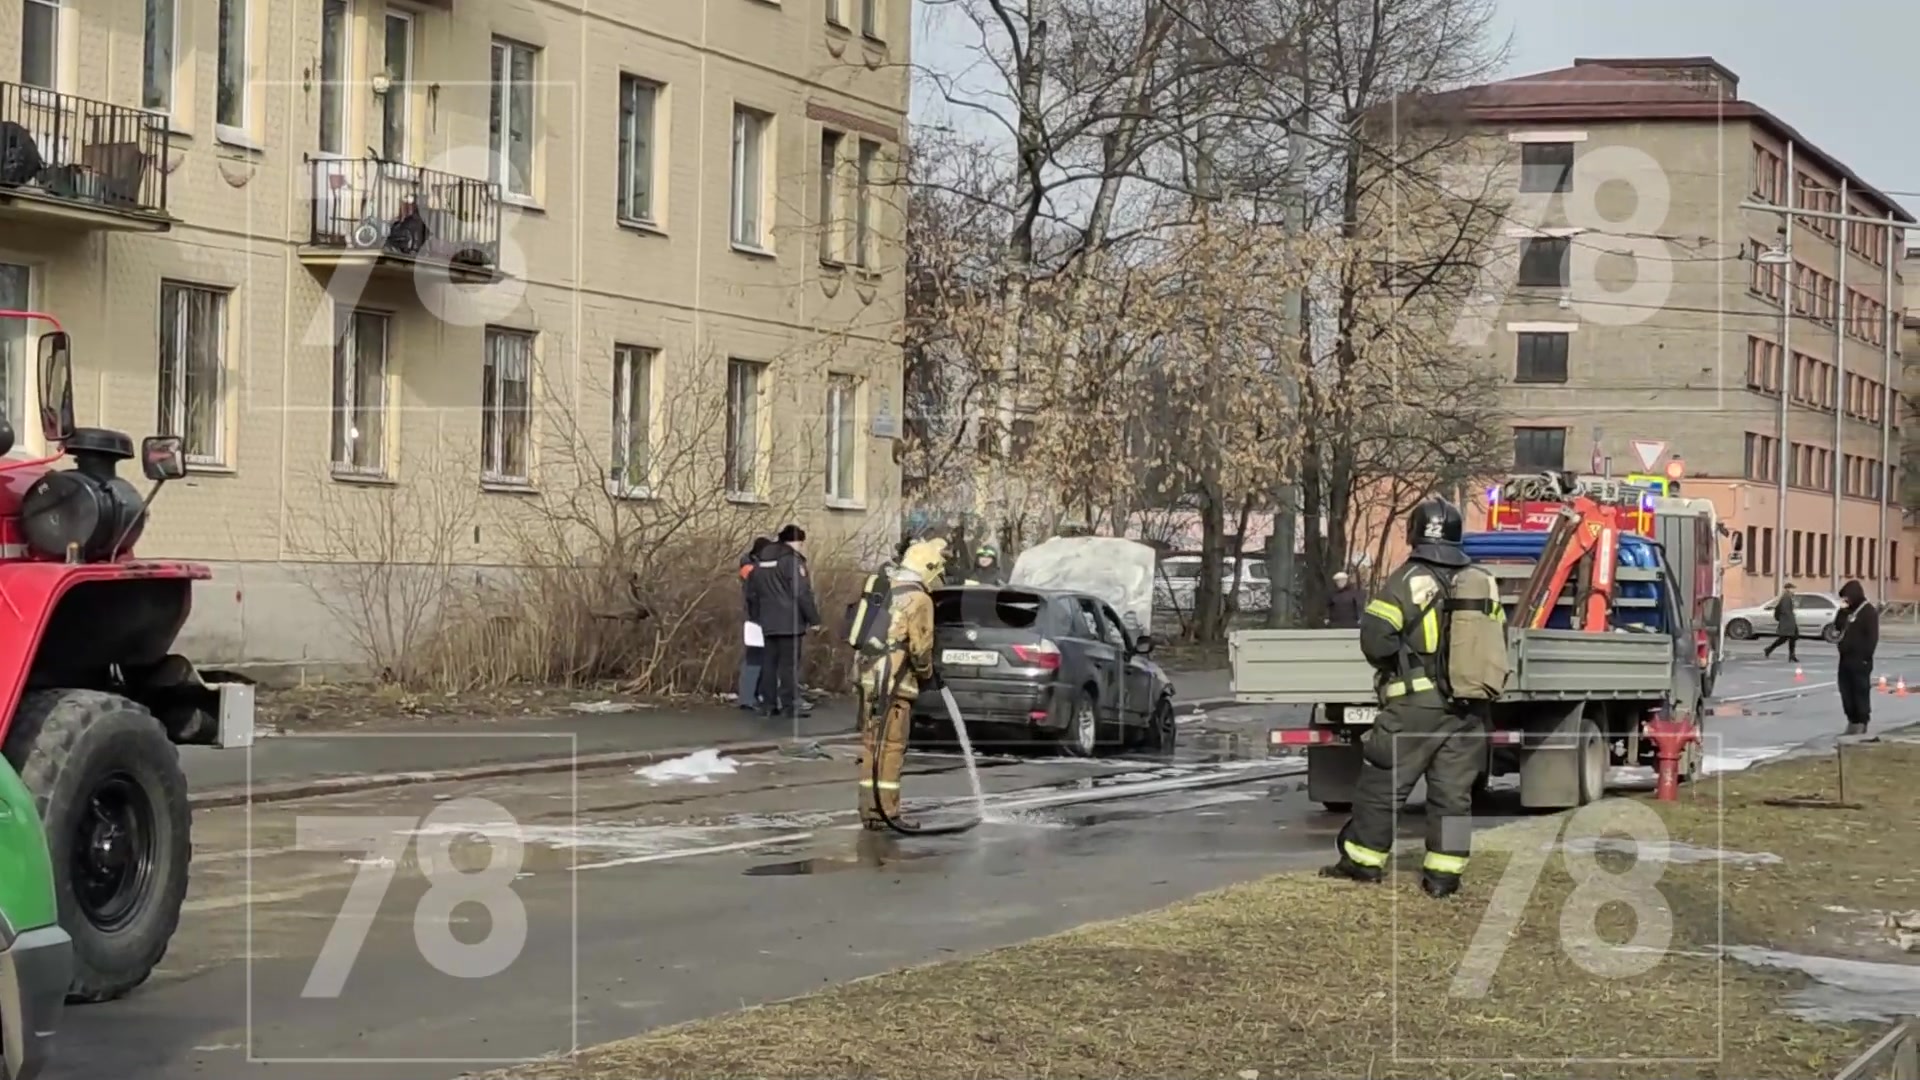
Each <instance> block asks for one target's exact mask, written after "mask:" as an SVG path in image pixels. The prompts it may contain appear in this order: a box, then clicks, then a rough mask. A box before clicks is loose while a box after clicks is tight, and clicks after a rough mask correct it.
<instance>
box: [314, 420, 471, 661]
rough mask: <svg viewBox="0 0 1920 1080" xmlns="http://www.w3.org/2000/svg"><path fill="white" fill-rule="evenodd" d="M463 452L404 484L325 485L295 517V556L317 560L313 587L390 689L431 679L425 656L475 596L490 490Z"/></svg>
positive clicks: (422, 466)
mask: <svg viewBox="0 0 1920 1080" xmlns="http://www.w3.org/2000/svg"><path fill="white" fill-rule="evenodd" d="M476 460H478V457H477V454H474V453H469V454H467V455H466V456H465V457H462V455H461V454H460V453H459V452H458V451H457V450H450V451H448V452H444V453H440V454H436V455H432V456H429V457H428V458H426V459H423V460H422V461H420V462H419V463H418V464H412V463H410V467H409V469H408V474H407V477H406V481H405V482H404V483H396V484H385V483H336V482H333V481H331V480H327V479H324V478H323V479H322V480H321V482H320V483H319V484H318V485H317V487H318V495H317V497H316V498H315V499H314V501H313V502H312V503H311V504H295V505H294V506H293V508H292V509H291V510H290V516H289V522H288V525H289V528H288V533H289V542H290V545H291V547H292V548H293V550H294V552H296V553H297V554H299V555H301V556H304V557H307V558H309V559H312V560H313V561H312V562H311V563H310V564H309V565H308V568H307V572H306V574H305V575H304V583H305V584H306V586H307V588H308V590H309V591H310V592H311V593H312V594H313V597H314V599H315V601H316V602H317V603H318V604H319V605H320V607H321V608H322V609H323V610H325V611H326V612H327V613H328V614H329V615H331V616H332V617H333V619H334V621H335V622H336V623H337V624H338V626H339V627H340V629H341V630H342V631H343V632H344V633H345V634H346V635H347V637H348V638H349V640H350V641H351V642H352V644H353V646H354V648H355V649H356V650H358V652H359V653H360V655H361V656H362V657H363V658H364V660H365V662H366V664H367V667H368V668H369V669H370V671H371V673H372V674H373V675H375V676H376V677H378V678H380V679H382V680H383V681H389V682H397V683H402V684H406V685H414V684H418V683H421V682H422V681H424V680H426V679H427V678H428V675H427V672H426V671H425V670H424V669H423V668H422V666H421V665H422V662H423V656H424V654H423V648H424V647H425V646H426V645H427V643H428V641H429V640H430V639H431V638H432V637H433V636H434V633H435V631H436V628H437V626H438V625H439V623H440V621H441V619H442V618H443V616H444V615H445V613H446V612H447V611H448V610H449V609H450V607H451V606H453V605H454V604H455V603H456V602H457V601H459V600H460V599H461V598H462V597H463V596H465V595H466V592H467V588H468V580H469V578H472V580H473V582H474V584H475V585H478V584H479V579H478V576H477V572H476V571H475V570H473V569H472V566H471V564H472V562H473V555H474V551H473V548H472V547H471V546H470V545H471V540H470V537H471V536H472V534H473V529H474V525H475V523H476V521H477V520H478V518H479V510H480V491H479V489H478V488H477V487H476V486H475V484H474V477H473V472H472V469H471V467H470V466H468V465H467V463H470V462H473V461H476Z"/></svg>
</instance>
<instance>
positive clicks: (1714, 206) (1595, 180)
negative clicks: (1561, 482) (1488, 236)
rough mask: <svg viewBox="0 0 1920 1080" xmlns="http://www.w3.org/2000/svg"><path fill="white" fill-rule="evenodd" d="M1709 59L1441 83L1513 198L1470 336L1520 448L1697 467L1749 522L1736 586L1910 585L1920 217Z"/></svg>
mask: <svg viewBox="0 0 1920 1080" xmlns="http://www.w3.org/2000/svg"><path fill="white" fill-rule="evenodd" d="M1738 88H1739V81H1738V78H1737V76H1735V75H1734V73H1732V72H1731V71H1728V70H1727V69H1726V68H1725V67H1723V66H1721V65H1720V64H1718V63H1717V62H1715V61H1713V60H1712V59H1710V58H1690V59H1674V60H1664V59H1655V60H1644V59H1628V60H1576V61H1575V62H1574V64H1573V66H1572V67H1568V68H1564V69H1560V70H1557V71H1551V72H1546V73H1542V74H1539V75H1531V76H1525V77H1522V78H1517V79H1512V80H1508V81H1505V82H1500V83H1493V84H1489V85H1485V86H1480V87H1475V88H1472V89H1469V90H1465V91H1461V92H1458V93H1457V94H1450V95H1444V96H1443V97H1441V98H1440V99H1436V104H1438V105H1441V106H1443V107H1451V108H1456V109H1458V110H1460V112H1461V113H1462V114H1464V117H1465V118H1466V120H1467V122H1468V123H1469V124H1470V125H1472V130H1474V131H1476V132H1478V133H1479V134H1480V136H1481V137H1482V140H1483V142H1484V143H1488V144H1492V145H1495V146H1499V147H1501V157H1500V160H1501V161H1503V162H1504V164H1503V165H1502V166H1501V167H1502V168H1504V169H1505V170H1506V172H1507V174H1508V175H1507V182H1508V183H1510V185H1511V186H1510V187H1504V186H1503V189H1504V190H1506V191H1509V192H1511V193H1512V194H1511V196H1510V199H1511V203H1510V206H1509V207H1508V209H1507V211H1506V216H1507V221H1506V223H1505V227H1504V229H1503V233H1504V235H1503V236H1502V237H1500V238H1499V243H1498V245H1497V250H1496V253H1495V257H1494V258H1493V260H1492V266H1491V267H1490V268H1489V269H1488V271H1487V273H1488V280H1487V288H1486V289H1485V290H1484V293H1483V295H1482V296H1481V299H1482V300H1484V301H1485V305H1484V308H1483V310H1481V311H1478V312H1470V313H1468V315H1467V316H1464V317H1463V330H1462V331H1458V332H1456V341H1458V342H1460V343H1462V344H1463V346H1464V347H1467V348H1469V349H1479V350H1481V351H1482V353H1483V355H1484V357H1485V359H1486V361H1487V362H1488V363H1490V364H1494V365H1497V366H1498V367H1499V368H1500V369H1501V370H1502V371H1503V372H1504V374H1505V376H1506V378H1507V382H1506V388H1505V390H1504V392H1503V393H1504V402H1503V404H1504V405H1505V408H1506V411H1507V412H1508V413H1509V414H1510V416H1511V418H1512V420H1511V422H1512V425H1513V445H1514V459H1513V464H1514V467H1515V469H1516V470H1522V471H1524V470H1533V469H1549V468H1550V469H1563V468H1564V469H1573V470H1577V471H1588V470H1592V471H1595V472H1607V473H1611V474H1612V475H1616V476H1620V475H1625V474H1627V473H1634V472H1655V473H1659V472H1662V471H1663V470H1665V469H1666V468H1667V467H1668V466H1669V465H1673V464H1674V463H1676V462H1677V463H1678V464H1677V465H1675V466H1674V467H1675V468H1676V470H1678V471H1682V472H1683V473H1684V479H1683V481H1682V489H1683V491H1684V493H1685V494H1689V495H1693V496H1700V497H1710V498H1712V499H1713V500H1714V502H1715V503H1716V505H1717V507H1718V509H1719V512H1720V515H1721V518H1722V521H1723V523H1725V524H1726V525H1727V526H1728V528H1729V529H1730V530H1731V531H1732V532H1734V533H1736V534H1738V536H1739V537H1740V540H1741V542H1742V547H1743V548H1744V552H1743V555H1744V560H1743V561H1744V564H1745V565H1744V567H1743V569H1742V571H1741V572H1739V573H1736V574H1734V575H1733V576H1732V577H1731V578H1730V580H1729V583H1728V594H1729V597H1728V603H1729V604H1730V605H1738V604H1744V603H1759V602H1761V601H1763V600H1765V599H1767V598H1769V597H1771V596H1773V595H1774V593H1775V591H1776V589H1777V586H1778V585H1779V584H1780V583H1782V582H1785V581H1792V582H1795V583H1796V584H1797V585H1798V586H1799V587H1800V588H1802V589H1820V590H1828V589H1833V588H1837V587H1838V585H1839V584H1841V583H1842V582H1844V581H1845V580H1847V579H1848V578H1852V577H1858V578H1860V579H1861V580H1862V581H1863V583H1866V584H1867V585H1868V591H1869V595H1875V594H1876V593H1877V594H1879V595H1881V596H1883V597H1884V598H1887V599H1906V598H1913V597H1920V588H1916V582H1915V579H1916V578H1917V577H1920V572H1909V571H1920V536H1915V535H1909V534H1908V533H1907V532H1906V530H1905V528H1904V524H1903V522H1904V517H1903V515H1902V513H1901V510H1900V504H1899V497H1898V492H1899V490H1900V466H1899V460H1900V453H1899V448H1900V446H1901V443H1902V438H1903V436H1902V434H1901V431H1900V427H1899V425H1900V423H1901V420H1902V417H1901V416H1900V415H1899V412H1900V410H1899V409H1898V408H1897V407H1896V405H1897V402H1898V401H1899V400H1900V398H1899V397H1898V395H1899V393H1900V387H1901V383H1902V377H1901V372H1902V362H1903V361H1902V350H1901V345H1900V341H1899V336H1900V335H1899V327H1900V325H1901V323H1900V319H1901V315H1902V309H1903V307H1904V289H1905V278H1904V276H1903V274H1902V271H1901V265H1900V257H1899V256H1900V252H1901V251H1902V249H1903V248H1904V240H1903V239H1902V236H1901V230H1899V229H1897V228H1895V229H1889V228H1888V227H1885V226H1883V225H1879V224H1869V223H1846V224H1843V223H1841V222H1839V221H1835V220H1827V219H1819V218H1813V217H1806V216H1795V217H1793V219H1792V221H1791V224H1789V216H1788V215H1786V214H1783V213H1776V212H1772V211H1768V210H1758V209H1749V208H1746V207H1743V205H1742V204H1743V203H1747V202H1760V203H1767V204H1772V205H1776V206H1781V207H1786V206H1792V207H1796V208H1799V209H1801V210H1806V211H1826V212H1840V211H1842V209H1843V208H1844V209H1845V211H1846V212H1849V213H1852V214H1856V215H1862V216H1866V217H1871V218H1879V219H1892V220H1894V221H1896V222H1897V224H1899V225H1906V224H1911V223H1912V222H1913V218H1912V217H1910V216H1909V215H1907V213H1906V212H1905V211H1904V210H1903V209H1901V208H1900V207H1899V206H1898V205H1897V204H1895V203H1894V202H1893V201H1892V200H1891V199H1889V198H1888V197H1887V196H1885V195H1883V194H1882V193H1881V192H1879V191H1878V190H1876V189H1875V188H1874V187H1873V186H1872V185H1871V184H1868V183H1867V182H1866V181H1865V180H1863V179H1862V178H1861V177H1859V176H1858V175H1857V174H1856V173H1854V172H1853V171H1852V170H1851V169H1849V168H1848V167H1847V166H1846V164H1845V163H1844V162H1841V161H1839V160H1837V159H1836V158H1834V157H1833V156H1832V155H1830V154H1829V153H1827V152H1826V151H1824V150H1822V149H1821V148H1820V147H1818V146H1817V145H1815V144H1813V143H1811V142H1809V141H1808V140H1806V139H1805V138H1804V137H1802V136H1801V135H1800V134H1799V133H1797V132H1795V131H1794V130H1793V129H1792V128H1791V127H1789V126H1788V125H1787V124H1786V123H1785V122H1784V121H1782V120H1780V119H1779V118H1778V117H1776V116H1774V115H1773V114H1772V113H1770V112H1768V111H1766V110H1765V109H1763V108H1760V107H1759V106H1757V105H1755V104H1752V103H1750V102H1747V101H1744V100H1742V99H1741V98H1740V97H1739V95H1738Z"/></svg>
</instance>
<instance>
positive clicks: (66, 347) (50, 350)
mask: <svg viewBox="0 0 1920 1080" xmlns="http://www.w3.org/2000/svg"><path fill="white" fill-rule="evenodd" d="M72 353H73V341H72V339H71V338H69V337H67V335H66V332H65V331H63V330H55V331H54V332H53V333H50V334H43V335H41V337H40V436H41V438H44V439H45V440H46V441H47V442H49V443H58V442H65V441H66V440H67V436H69V435H72V434H73V428H74V420H73V361H72Z"/></svg>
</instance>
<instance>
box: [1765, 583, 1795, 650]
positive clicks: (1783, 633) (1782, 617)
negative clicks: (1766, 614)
mask: <svg viewBox="0 0 1920 1080" xmlns="http://www.w3.org/2000/svg"><path fill="white" fill-rule="evenodd" d="M1773 634H1774V638H1773V644H1771V645H1769V646H1767V647H1766V648H1765V649H1763V650H1762V651H1761V655H1763V656H1765V657H1766V658H1767V659H1769V660H1771V659H1773V650H1775V649H1777V648H1779V647H1780V646H1782V645H1785V646H1786V647H1787V659H1788V660H1789V661H1790V662H1792V663H1795V664H1797V663H1799V662H1800V651H1799V650H1800V645H1799V642H1800V620H1799V619H1798V618H1797V617H1796V616H1795V615H1794V613H1793V582H1791V581H1789V582H1787V586H1786V588H1784V589H1782V590H1780V602H1779V603H1778V604H1775V605H1774V606H1773Z"/></svg>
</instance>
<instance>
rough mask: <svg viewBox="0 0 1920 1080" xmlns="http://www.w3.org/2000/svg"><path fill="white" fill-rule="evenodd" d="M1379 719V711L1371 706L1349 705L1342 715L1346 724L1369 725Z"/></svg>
mask: <svg viewBox="0 0 1920 1080" xmlns="http://www.w3.org/2000/svg"><path fill="white" fill-rule="evenodd" d="M1379 718H1380V710H1379V709H1376V708H1374V707H1372V706H1371V705H1349V706H1347V709H1346V712H1345V714H1344V719H1345V722H1346V723H1349V724H1371V723H1373V722H1374V721H1375V720H1377V719H1379Z"/></svg>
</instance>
